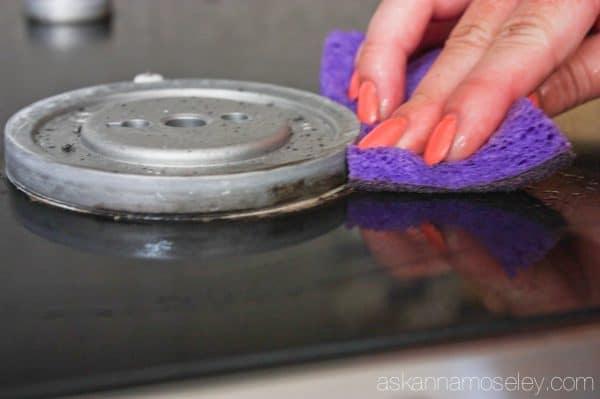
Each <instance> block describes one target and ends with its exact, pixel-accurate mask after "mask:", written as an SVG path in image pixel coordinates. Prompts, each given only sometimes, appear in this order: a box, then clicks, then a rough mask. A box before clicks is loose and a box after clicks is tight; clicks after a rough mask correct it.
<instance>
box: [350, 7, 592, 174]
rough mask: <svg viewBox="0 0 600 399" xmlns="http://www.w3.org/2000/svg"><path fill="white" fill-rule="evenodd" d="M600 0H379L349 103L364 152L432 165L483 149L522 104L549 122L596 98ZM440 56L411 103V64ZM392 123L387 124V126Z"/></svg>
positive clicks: (357, 64) (363, 46)
mask: <svg viewBox="0 0 600 399" xmlns="http://www.w3.org/2000/svg"><path fill="white" fill-rule="evenodd" d="M599 13H600V0H522V1H519V0H501V1H500V0H384V1H382V3H381V4H380V6H379V8H378V9H377V11H376V12H375V15H374V16H373V18H372V20H371V23H370V25H369V29H368V32H367V37H366V40H365V42H364V43H363V45H362V46H361V49H360V50H359V53H358V54H357V58H356V70H355V73H354V76H353V77H352V81H351V85H350V90H349V96H350V97H351V98H357V99H358V116H359V118H360V119H361V120H362V121H363V122H365V123H369V124H372V123H375V122H376V121H379V120H383V122H382V123H381V124H380V125H379V126H378V127H377V128H376V129H374V130H373V131H372V132H371V133H370V134H369V135H368V136H367V137H365V138H364V139H363V140H362V141H361V142H360V143H359V146H360V147H362V148H368V147H377V146H390V145H397V146H398V147H400V148H404V149H408V150H411V151H413V152H415V153H419V154H421V153H422V154H423V157H424V159H425V162H426V163H427V164H429V165H433V164H437V163H439V162H441V161H442V160H461V159H465V158H467V157H468V156H470V155H471V154H473V153H474V152H475V151H477V149H479V147H481V145H483V144H484V143H485V142H486V141H487V139H488V138H489V137H490V135H491V134H492V133H493V132H494V130H495V129H496V128H497V126H498V125H499V124H500V122H501V121H502V119H503V118H504V116H505V114H506V112H507V111H508V109H509V107H510V106H511V105H512V104H513V103H514V102H515V101H516V100H517V99H518V98H520V97H524V96H528V95H530V99H531V100H532V101H534V103H536V105H537V106H539V107H541V108H542V109H543V110H544V111H545V112H546V113H547V114H549V115H551V116H552V115H555V114H558V113H560V112H562V111H565V110H567V109H569V108H571V107H574V106H575V105H578V104H580V103H582V102H584V101H586V100H589V99H592V98H595V97H597V96H600V36H599V35H598V34H596V33H593V34H591V35H588V33H589V32H590V31H591V30H593V29H595V28H596V25H597V20H598V15H599ZM444 40H445V45H444V49H443V51H442V52H441V54H440V55H439V57H438V59H437V60H436V62H435V63H434V65H433V66H432V67H431V69H430V71H429V72H428V73H427V75H426V76H425V77H424V78H423V80H422V81H421V83H420V84H419V86H418V87H417V89H416V91H415V92H414V94H413V96H412V98H411V99H410V101H408V102H406V103H404V104H402V105H400V104H401V103H402V102H403V100H404V99H403V93H404V77H405V76H404V75H405V71H406V62H407V59H408V57H409V56H410V55H411V54H412V53H414V52H415V51H416V50H417V49H419V48H420V47H428V46H432V45H435V44H439V43H441V42H443V41H444ZM388 118H389V119H388Z"/></svg>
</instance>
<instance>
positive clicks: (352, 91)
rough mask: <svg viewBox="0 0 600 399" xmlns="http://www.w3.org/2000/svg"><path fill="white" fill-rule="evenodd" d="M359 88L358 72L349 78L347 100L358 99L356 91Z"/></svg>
mask: <svg viewBox="0 0 600 399" xmlns="http://www.w3.org/2000/svg"><path fill="white" fill-rule="evenodd" d="M359 88H360V77H359V76H358V72H357V71H354V73H353V74H352V77H351V78H350V86H349V87H348V98H350V100H352V101H354V100H356V99H357V98H358V89H359Z"/></svg>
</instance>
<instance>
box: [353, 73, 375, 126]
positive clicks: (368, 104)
mask: <svg viewBox="0 0 600 399" xmlns="http://www.w3.org/2000/svg"><path fill="white" fill-rule="evenodd" d="M356 113H357V115H358V119H360V121H361V122H363V123H366V124H367V125H372V124H374V123H375V122H377V120H378V119H379V96H377V88H376V87H375V83H373V82H371V81H370V80H367V81H365V82H363V83H362V84H361V85H360V89H359V90H358V107H357V112H356Z"/></svg>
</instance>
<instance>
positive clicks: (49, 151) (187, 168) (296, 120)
mask: <svg viewBox="0 0 600 399" xmlns="http://www.w3.org/2000/svg"><path fill="white" fill-rule="evenodd" d="M358 130H359V124H358V121H357V119H356V117H355V116H354V115H353V114H352V113H351V112H350V111H348V110H346V109H344V108H343V107H341V106H339V105H338V104H335V103H333V102H332V101H329V100H327V99H325V98H322V97H319V96H316V95H314V94H311V93H307V92H303V91H300V90H294V89H290V88H285V87H280V86H274V85H269V84H263V83H251V82H239V81H229V80H191V79H188V80H159V81H156V82H139V81H138V82H123V83H115V84H110V85H101V86H95V87H90V88H85V89H80V90H76V91H72V92H68V93H64V94H61V95H58V96H54V97H51V98H48V99H45V100H41V101H39V102H36V103H34V104H33V105H30V106H28V107H26V108H24V109H22V110H21V111H19V112H18V113H17V114H15V115H14V116H13V117H11V119H10V120H9V121H8V123H7V125H6V129H5V135H4V144H5V153H6V172H7V176H8V178H9V179H10V180H11V182H12V183H13V184H15V185H16V186H17V187H18V188H19V189H21V190H23V191H24V192H26V193H28V194H30V195H32V196H34V197H36V198H38V199H40V200H43V201H45V202H47V203H48V204H52V205H56V206H61V207H64V208H67V209H74V210H79V211H82V212H87V213H97V214H106V213H110V212H113V213H115V214H119V213H120V214H124V216H125V217H132V216H131V214H134V215H143V214H152V215H154V218H156V217H157V216H156V215H157V214H158V215H164V216H163V218H166V217H167V215H191V214H198V213H204V214H208V213H220V214H223V213H226V212H244V211H246V212H248V211H258V210H264V209H265V208H272V207H276V206H282V205H289V204H292V203H295V204H300V203H303V204H309V203H310V202H309V201H307V200H308V199H311V198H316V197H319V196H322V195H324V194H325V193H327V192H330V191H332V190H334V189H337V188H338V187H340V186H343V185H344V182H345V175H346V163H345V149H346V146H347V145H348V144H349V143H351V142H352V141H353V140H354V139H355V138H356V137H357V135H358ZM297 207H298V206H296V208H297Z"/></svg>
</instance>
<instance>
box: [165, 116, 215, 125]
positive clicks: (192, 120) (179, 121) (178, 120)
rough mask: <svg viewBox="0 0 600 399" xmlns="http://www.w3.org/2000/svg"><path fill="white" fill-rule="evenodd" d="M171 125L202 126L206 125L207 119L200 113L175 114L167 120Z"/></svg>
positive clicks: (166, 122)
mask: <svg viewBox="0 0 600 399" xmlns="http://www.w3.org/2000/svg"><path fill="white" fill-rule="evenodd" d="M165 125H167V126H171V127H201V126H204V125H206V120H204V119H203V118H201V117H200V116H198V115H175V116H173V117H172V118H169V119H167V120H166V121H165Z"/></svg>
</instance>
